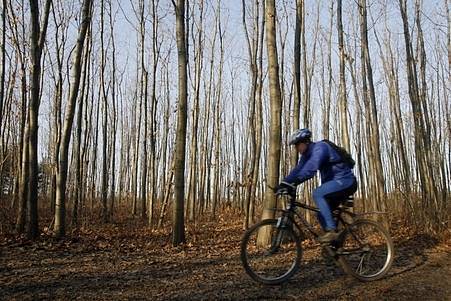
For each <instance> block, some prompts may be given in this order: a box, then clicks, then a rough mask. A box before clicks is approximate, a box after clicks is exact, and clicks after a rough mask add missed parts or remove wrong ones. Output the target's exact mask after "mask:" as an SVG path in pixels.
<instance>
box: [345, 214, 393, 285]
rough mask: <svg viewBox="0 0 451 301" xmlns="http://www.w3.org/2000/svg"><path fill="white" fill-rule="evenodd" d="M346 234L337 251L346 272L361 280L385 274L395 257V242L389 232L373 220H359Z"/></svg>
mask: <svg viewBox="0 0 451 301" xmlns="http://www.w3.org/2000/svg"><path fill="white" fill-rule="evenodd" d="M346 231H347V232H346V233H345V237H344V239H343V242H342V245H341V247H340V249H339V250H340V251H339V252H338V253H337V254H338V255H339V256H340V258H341V262H342V266H343V268H344V269H345V271H347V272H349V273H350V274H351V275H353V276H355V277H356V278H358V279H360V280H374V279H378V278H380V277H382V276H383V274H385V273H386V272H387V271H388V269H389V268H390V266H391V262H392V260H393V243H392V242H391V238H390V236H389V235H388V234H387V233H386V231H385V230H384V229H383V228H382V227H381V226H380V225H379V224H377V223H375V222H373V221H369V220H360V221H356V222H355V223H354V224H353V225H352V226H351V227H349V228H348V229H347V230H346Z"/></svg>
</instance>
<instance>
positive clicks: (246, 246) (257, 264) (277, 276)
mask: <svg viewBox="0 0 451 301" xmlns="http://www.w3.org/2000/svg"><path fill="white" fill-rule="evenodd" d="M277 222H278V220H277V219H267V220H263V221H261V222H260V223H257V224H255V225H254V226H252V227H251V228H249V230H247V231H246V233H245V234H244V236H243V239H242V241H241V261H242V264H243V267H244V269H245V270H246V272H247V274H248V275H249V276H251V278H252V279H254V280H255V281H258V282H261V283H264V284H280V283H282V282H285V281H287V280H288V279H289V278H290V277H292V276H293V274H294V273H296V271H297V269H298V268H299V262H300V260H301V257H302V249H301V244H300V241H299V238H298V237H297V235H296V234H295V233H294V232H293V230H292V229H291V228H290V227H287V228H283V227H279V226H278V225H277ZM264 232H266V233H267V234H268V239H267V240H266V241H263V240H262V237H263V233H264Z"/></svg>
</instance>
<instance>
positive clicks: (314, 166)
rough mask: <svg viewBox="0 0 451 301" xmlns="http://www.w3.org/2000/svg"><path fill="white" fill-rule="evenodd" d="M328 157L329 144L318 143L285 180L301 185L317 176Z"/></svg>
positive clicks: (288, 182)
mask: <svg viewBox="0 0 451 301" xmlns="http://www.w3.org/2000/svg"><path fill="white" fill-rule="evenodd" d="M326 159H327V146H325V145H324V144H323V143H321V144H317V145H316V146H315V149H314V150H313V152H312V154H311V155H310V157H309V158H308V159H307V160H306V161H305V162H302V159H301V161H299V164H298V165H297V166H296V167H295V168H294V169H293V170H292V171H291V172H290V174H289V175H288V176H286V177H285V179H284V180H283V182H285V183H287V184H291V185H299V184H301V183H303V182H305V181H307V180H308V179H311V178H313V177H314V176H315V174H316V172H317V171H318V170H319V169H320V167H321V165H322V164H323V162H324V161H325V160H326Z"/></svg>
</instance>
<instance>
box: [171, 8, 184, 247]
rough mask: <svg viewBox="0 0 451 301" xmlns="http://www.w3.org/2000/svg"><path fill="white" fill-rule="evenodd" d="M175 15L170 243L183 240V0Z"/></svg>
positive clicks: (177, 243) (175, 243) (176, 243)
mask: <svg viewBox="0 0 451 301" xmlns="http://www.w3.org/2000/svg"><path fill="white" fill-rule="evenodd" d="M172 3H173V5H174V9H175V16H176V39H177V50H178V77H179V81H178V86H179V102H178V110H177V140H176V144H175V154H174V160H175V164H174V183H175V184H174V207H173V216H172V227H173V228H172V244H173V245H174V246H177V245H179V244H180V243H183V242H185V221H184V202H185V147H186V145H185V144H186V121H187V98H188V95H187V94H188V89H187V88H188V87H187V80H188V76H187V51H186V36H185V0H177V3H175V2H174V1H172Z"/></svg>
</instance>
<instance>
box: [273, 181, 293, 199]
mask: <svg viewBox="0 0 451 301" xmlns="http://www.w3.org/2000/svg"><path fill="white" fill-rule="evenodd" d="M275 191H276V194H277V195H283V194H288V195H290V196H295V195H296V186H294V185H292V184H290V183H287V182H281V183H280V184H279V185H277V187H276V189H275Z"/></svg>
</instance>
